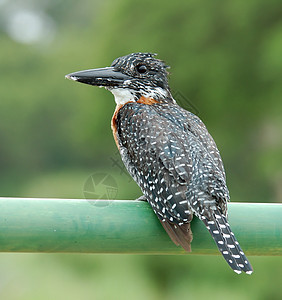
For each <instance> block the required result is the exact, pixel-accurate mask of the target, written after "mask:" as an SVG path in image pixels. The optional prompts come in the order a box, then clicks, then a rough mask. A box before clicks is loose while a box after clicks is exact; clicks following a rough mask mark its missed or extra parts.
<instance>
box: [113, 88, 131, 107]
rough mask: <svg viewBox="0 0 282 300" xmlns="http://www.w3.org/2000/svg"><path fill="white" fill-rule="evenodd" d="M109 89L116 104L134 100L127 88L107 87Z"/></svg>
mask: <svg viewBox="0 0 282 300" xmlns="http://www.w3.org/2000/svg"><path fill="white" fill-rule="evenodd" d="M109 91H110V92H111V93H112V94H113V95H114V97H115V101H116V104H117V105H123V104H125V103H127V102H129V101H134V95H133V94H132V93H131V91H130V90H129V89H122V88H114V89H109Z"/></svg>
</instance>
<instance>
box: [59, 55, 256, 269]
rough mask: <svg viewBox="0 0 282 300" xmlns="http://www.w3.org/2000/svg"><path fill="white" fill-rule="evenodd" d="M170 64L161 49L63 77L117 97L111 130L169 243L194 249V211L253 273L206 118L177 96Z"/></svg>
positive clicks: (227, 252)
mask: <svg viewBox="0 0 282 300" xmlns="http://www.w3.org/2000/svg"><path fill="white" fill-rule="evenodd" d="M168 68H169V67H168V66H167V65H166V63H165V62H164V61H162V60H160V59H158V58H156V54H154V53H150V52H145V53H143V52H136V53H131V54H128V55H125V56H121V57H119V58H117V59H115V60H114V61H113V63H112V64H111V66H110V67H105V68H98V69H89V70H84V71H78V72H74V73H70V74H68V75H66V76H65V77H66V78H67V79H70V80H74V81H77V82H80V83H84V84H89V85H93V86H99V87H105V88H106V89H107V90H109V91H110V92H111V93H112V94H113V95H114V98H115V102H116V109H115V111H114V114H113V117H112V121H111V128H112V131H113V136H114V140H115V143H116V145H117V148H118V149H119V152H120V154H121V159H122V161H123V163H124V165H125V167H126V169H127V171H128V172H129V174H130V175H131V176H132V178H133V179H134V180H135V182H136V183H137V184H138V185H139V187H140V189H141V191H142V194H143V195H142V196H141V197H140V200H145V201H147V202H148V203H149V204H150V205H151V207H152V209H153V211H154V212H155V214H156V215H157V217H158V219H159V220H160V222H161V224H162V226H163V228H164V229H165V231H166V232H167V234H168V235H169V237H170V238H171V240H172V241H173V242H174V243H175V244H176V245H177V246H179V245H180V246H182V248H183V249H184V250H185V251H187V252H190V251H191V242H192V238H193V235H192V231H191V227H190V223H191V221H192V219H193V216H196V217H197V218H199V219H200V220H201V221H202V222H203V223H204V225H205V226H206V228H207V230H208V231H209V233H210V234H211V236H212V238H213V239H214V241H215V243H216V245H217V247H218V249H219V251H220V252H221V254H222V256H223V257H224V259H225V260H226V262H227V263H228V264H229V266H230V267H231V268H232V269H233V271H234V272H236V273H237V274H240V273H242V271H243V272H245V273H246V274H251V273H252V272H253V268H252V266H251V264H250V262H249V260H248V259H247V257H246V256H245V254H244V252H243V251H242V249H241V247H240V245H239V243H238V241H237V239H236V237H235V235H234V234H233V232H232V231H231V228H230V225H229V223H228V220H227V202H228V201H229V200H230V196H229V191H228V188H227V185H226V175H225V171H224V166H223V162H222V159H221V156H220V153H219V150H218V148H217V146H216V144H215V142H214V140H213V138H212V136H211V135H210V134H209V132H208V130H207V128H206V126H205V124H204V123H203V122H202V121H201V119H200V118H199V117H198V116H196V115H195V114H193V113H192V112H189V111H187V110H185V109H184V108H182V107H180V106H179V105H178V104H177V102H176V101H175V99H174V98H173V96H172V93H171V90H170V87H169V83H168V77H169V72H168V71H167V69H168Z"/></svg>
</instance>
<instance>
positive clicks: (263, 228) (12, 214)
mask: <svg viewBox="0 0 282 300" xmlns="http://www.w3.org/2000/svg"><path fill="white" fill-rule="evenodd" d="M229 222H230V225H231V228H232V229H233V232H234V234H235V235H236V237H237V239H238V240H239V242H240V244H241V246H242V248H243V250H244V251H245V252H246V254H247V255H282V204H266V203H230V204H229ZM191 227H192V231H193V234H194V240H193V242H192V254H193V253H194V254H219V252H218V250H217V248H216V246H215V243H214V242H213V240H212V238H211V236H210V235H209V233H208V231H207V230H206V228H205V227H204V225H203V224H202V223H201V222H200V221H199V220H198V219H197V218H196V217H195V218H194V220H193V221H192V224H191ZM0 251H2V252H48V253H58V252H80V253H134V254H184V253H185V252H184V251H183V249H182V248H181V247H176V246H175V245H174V244H173V242H171V241H170V239H169V237H168V236H167V234H166V232H165V231H164V229H163V228H162V226H161V224H160V222H159V221H158V219H157V217H156V216H155V214H154V213H153V211H152V209H151V208H150V206H149V205H148V203H146V202H142V201H127V200H111V201H109V200H80V199H35V198H32V199H31V198H0Z"/></svg>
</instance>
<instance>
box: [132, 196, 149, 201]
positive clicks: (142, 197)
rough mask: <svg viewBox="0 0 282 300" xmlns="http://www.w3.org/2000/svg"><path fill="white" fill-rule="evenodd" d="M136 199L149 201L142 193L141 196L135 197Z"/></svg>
mask: <svg viewBox="0 0 282 300" xmlns="http://www.w3.org/2000/svg"><path fill="white" fill-rule="evenodd" d="M134 201H146V202H147V198H146V197H145V196H144V195H142V196H140V197H139V198H137V199H135V200H134Z"/></svg>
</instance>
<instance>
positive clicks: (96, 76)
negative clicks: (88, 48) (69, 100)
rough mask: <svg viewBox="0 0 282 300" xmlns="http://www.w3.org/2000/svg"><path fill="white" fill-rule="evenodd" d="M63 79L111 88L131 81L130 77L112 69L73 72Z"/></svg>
mask: <svg viewBox="0 0 282 300" xmlns="http://www.w3.org/2000/svg"><path fill="white" fill-rule="evenodd" d="M65 77H66V78H67V79H70V80H74V81H78V82H82V83H85V84H91V85H96V86H112V87H118V86H120V85H122V83H123V82H124V81H125V80H128V79H131V77H130V76H128V75H126V74H123V73H121V72H119V71H117V70H115V69H114V68H113V67H108V68H100V69H91V70H85V71H79V72H74V73H70V74H68V75H66V76H65Z"/></svg>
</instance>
